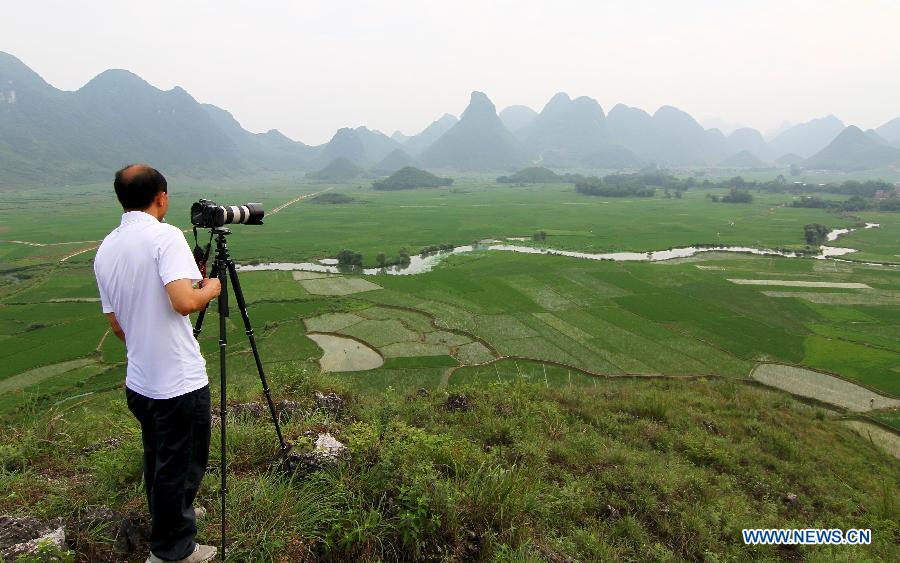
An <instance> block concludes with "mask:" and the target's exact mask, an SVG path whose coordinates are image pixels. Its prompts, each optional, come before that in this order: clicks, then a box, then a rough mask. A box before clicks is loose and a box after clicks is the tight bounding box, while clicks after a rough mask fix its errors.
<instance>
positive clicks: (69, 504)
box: [0, 362, 900, 561]
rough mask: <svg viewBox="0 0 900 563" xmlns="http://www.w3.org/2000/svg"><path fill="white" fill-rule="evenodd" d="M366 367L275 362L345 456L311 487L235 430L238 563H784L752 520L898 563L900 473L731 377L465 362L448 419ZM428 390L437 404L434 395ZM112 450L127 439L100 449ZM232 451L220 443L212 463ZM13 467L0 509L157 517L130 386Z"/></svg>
mask: <svg viewBox="0 0 900 563" xmlns="http://www.w3.org/2000/svg"><path fill="white" fill-rule="evenodd" d="M399 371H403V372H406V371H407V370H399ZM366 375H367V374H357V375H356V377H355V378H343V377H340V378H336V377H331V378H329V377H325V376H322V375H320V374H318V373H316V372H314V371H309V370H307V369H305V368H303V367H302V366H301V365H296V364H295V365H290V364H285V365H283V366H280V367H278V368H275V369H273V372H272V380H273V382H274V383H275V384H276V386H275V389H276V400H280V399H282V398H287V399H292V400H297V401H299V402H300V403H301V404H302V405H304V406H306V407H307V408H309V409H310V414H309V415H308V416H302V415H301V416H295V417H293V418H291V419H290V420H288V421H286V422H285V426H284V430H285V433H286V435H287V436H288V437H289V439H291V440H292V441H294V442H295V443H296V447H297V448H298V449H300V450H306V449H309V448H310V447H311V442H310V441H309V440H308V439H307V438H303V437H302V433H303V432H305V431H307V430H310V429H312V430H313V431H314V432H321V431H324V430H327V431H329V432H331V433H332V434H333V435H334V436H336V437H337V439H339V440H340V441H342V442H343V443H344V444H346V445H347V447H348V448H349V451H350V457H349V459H348V460H347V461H345V462H342V463H340V464H339V465H337V466H336V467H334V468H333V469H331V470H327V471H324V472H320V473H317V474H315V475H313V476H312V477H311V478H308V479H295V480H290V479H285V478H282V477H279V476H278V475H276V474H274V473H272V472H271V469H270V466H271V463H272V461H273V460H274V459H275V456H276V451H275V441H274V436H273V432H272V429H271V424H270V423H269V422H268V421H266V420H265V419H261V420H255V419H252V418H241V417H238V418H232V419H231V420H230V424H229V433H228V449H229V460H230V466H229V467H230V469H229V473H230V474H229V513H228V521H229V534H230V535H229V537H230V542H232V543H231V544H230V545H231V546H232V550H233V551H232V554H233V557H234V560H253V561H270V560H279V559H283V558H289V559H290V560H294V561H299V560H313V559H317V560H338V561H351V560H354V561H355V560H413V559H417V558H425V559H431V558H435V559H443V560H457V561H458V560H522V561H525V560H548V559H549V560H557V559H563V558H566V557H570V558H573V559H574V560H579V561H600V560H708V559H710V558H715V559H717V560H777V559H781V558H783V557H784V552H783V551H782V550H779V549H777V548H774V547H763V546H760V547H747V546H745V545H743V542H742V541H741V535H740V530H741V529H742V528H747V527H787V528H795V527H796V528H805V527H826V528H832V527H837V528H845V529H846V528H851V527H852V528H871V529H872V531H873V544H872V545H871V546H864V547H847V546H835V547H798V548H794V549H791V550H790V551H791V554H792V557H797V558H802V559H815V560H819V559H822V558H824V559H834V558H848V557H849V558H850V559H854V560H855V559H867V560H877V561H890V560H896V558H897V557H898V556H900V552H898V547H897V544H896V542H895V541H894V540H893V538H894V537H895V535H896V533H897V532H898V529H900V522H898V519H897V514H898V512H897V505H896V493H897V488H898V486H900V480H898V477H897V476H898V475H900V462H898V461H897V460H894V459H891V458H889V457H886V455H885V454H883V453H881V452H880V451H879V450H878V449H877V448H875V447H874V446H873V445H872V444H870V443H869V442H868V440H865V439H862V438H860V437H859V436H858V435H857V434H856V433H854V432H853V431H852V430H850V429H849V428H846V427H845V426H844V425H843V424H842V423H841V422H840V420H839V419H836V418H834V417H832V416H830V415H828V414H824V415H823V412H822V411H821V410H820V409H816V408H813V407H808V406H805V405H802V404H799V403H796V402H794V401H793V400H791V399H790V398H788V397H786V396H785V395H783V394H781V393H777V392H772V391H767V390H763V389H759V388H755V387H752V386H747V385H743V384H738V383H734V382H732V381H727V380H725V381H702V380H701V381H693V382H685V381H679V382H675V381H647V380H640V379H631V378H629V379H599V378H589V377H585V376H580V375H577V374H572V377H571V379H570V378H569V377H568V375H569V374H567V373H566V371H565V370H561V369H559V368H553V367H547V369H546V378H545V375H544V370H543V368H542V366H539V365H535V364H523V363H521V362H519V363H515V362H501V363H500V364H497V365H495V366H487V367H483V368H463V369H460V370H457V373H455V374H454V377H453V378H451V391H452V392H454V393H464V394H465V395H466V396H467V397H468V403H469V408H468V410H465V411H450V410H448V409H446V408H445V406H444V404H445V402H446V400H447V397H448V395H447V392H444V391H440V390H436V389H435V387H434V385H427V384H426V385H420V383H421V381H417V380H415V379H407V380H406V381H405V382H404V383H403V384H400V385H397V386H394V387H390V388H387V389H382V390H373V389H372V388H371V387H368V386H367V385H366V384H365V381H366V379H367V378H366ZM457 376H459V377H457ZM420 386H424V387H426V388H430V389H431V392H430V393H429V394H428V395H427V396H420V395H419V394H417V393H416V392H415V390H416V389H417V388H418V387H420ZM317 389H321V390H335V391H337V392H338V393H339V394H340V395H342V396H343V397H344V398H345V399H346V401H347V406H346V410H345V413H344V415H343V416H342V417H341V418H340V419H334V418H331V417H330V416H327V415H323V414H322V413H321V412H315V409H312V408H311V406H312V392H313V390H317ZM246 393H247V394H241V395H239V397H238V398H239V399H240V400H245V399H255V400H259V399H260V393H259V390H258V389H257V390H256V391H255V393H254V392H251V391H249V390H248V391H247V392H246ZM88 413H98V414H97V415H96V416H85V415H86V414H88ZM64 436H65V437H66V439H65V440H63V439H62V438H63V437H64ZM110 437H116V438H118V439H120V440H121V442H120V444H119V445H118V446H113V447H111V446H108V445H103V443H102V440H105V439H107V438H110ZM83 448H88V449H87V450H83ZM218 451H219V450H218V432H217V431H215V429H214V432H213V444H212V448H211V454H212V456H211V460H210V466H211V468H215V467H217V466H218ZM86 452H88V453H86ZM0 467H2V468H3V469H2V471H0V511H2V512H3V513H12V514H17V513H23V512H25V511H27V512H28V513H29V514H34V515H38V516H41V517H48V518H49V517H63V518H72V517H75V515H77V513H78V512H79V511H81V510H84V509H85V508H87V507H89V506H95V505H97V504H106V505H108V506H111V507H112V508H114V509H116V510H120V511H122V512H124V513H125V514H126V515H129V516H132V517H137V516H139V515H141V514H142V513H143V512H144V511H145V510H146V509H145V507H144V503H145V500H144V494H143V491H142V485H141V476H140V437H139V433H138V428H137V424H136V422H135V421H134V419H133V418H132V417H131V416H130V414H129V413H128V412H127V409H126V408H125V407H124V400H123V399H122V397H121V393H120V392H111V393H99V394H95V395H92V396H89V397H86V398H83V399H82V400H81V401H80V402H78V403H64V404H62V405H60V406H58V407H55V408H53V409H51V410H50V411H48V412H40V411H35V412H33V413H32V414H31V416H30V417H29V418H28V419H27V422H23V423H22V424H20V425H17V426H16V427H14V428H13V429H12V430H11V432H6V433H4V434H3V435H2V436H0ZM47 475H53V479H52V481H50V480H48V479H47V478H46V476H47ZM218 477H219V476H218V474H217V470H216V469H211V470H210V471H209V473H208V474H207V476H206V479H205V480H204V482H203V485H202V487H201V491H200V495H199V498H198V504H200V505H202V506H205V507H207V508H208V509H209V516H208V517H207V518H206V519H205V520H203V521H202V522H201V525H200V531H199V539H200V540H201V541H204V542H208V543H217V542H218V539H219V536H218V517H219V513H218V497H217V488H218ZM787 494H795V495H797V498H798V504H797V505H796V506H794V505H792V504H790V503H787V502H784V500H783V499H784V497H785V495H787ZM71 539H72V541H73V542H74V547H75V550H76V552H77V553H78V554H79V556H80V557H82V558H86V557H88V558H92V559H95V560H102V559H105V558H109V557H111V555H112V545H113V539H112V538H110V537H104V535H102V534H95V535H89V534H81V533H73V534H72V537H71ZM142 556H143V554H142V553H138V554H137V557H142Z"/></svg>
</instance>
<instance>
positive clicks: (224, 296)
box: [197, 260, 228, 561]
mask: <svg viewBox="0 0 900 563" xmlns="http://www.w3.org/2000/svg"><path fill="white" fill-rule="evenodd" d="M222 270H223V267H222V265H221V264H219V260H216V265H215V266H213V272H216V271H222ZM219 281H220V282H221V284H222V292H221V293H219V385H220V395H219V412H220V416H221V419H220V426H219V429H220V432H221V434H220V440H221V444H220V446H221V460H220V461H221V467H220V471H221V487H220V489H219V496H220V497H221V507H220V508H221V511H222V514H221V526H222V552H221V553H220V556H221V559H222V561H225V495H226V494H227V493H228V487H227V484H226V467H227V464H226V463H225V420H226V414H227V413H226V409H227V404H228V403H227V400H226V396H225V347H226V346H228V338H227V328H226V325H225V318H226V317H227V316H228V276H220V279H219ZM200 320H202V317H201V318H200V319H198V323H197V324H198V326H199V324H200Z"/></svg>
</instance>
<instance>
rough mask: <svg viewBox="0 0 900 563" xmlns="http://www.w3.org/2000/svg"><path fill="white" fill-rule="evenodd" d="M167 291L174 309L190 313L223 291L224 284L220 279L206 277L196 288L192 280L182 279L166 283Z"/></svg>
mask: <svg viewBox="0 0 900 563" xmlns="http://www.w3.org/2000/svg"><path fill="white" fill-rule="evenodd" d="M166 292H167V293H168V294H169V301H171V302H172V308H173V309H175V310H176V311H177V312H178V313H179V314H181V315H190V314H191V313H196V312H197V311H200V310H202V309H203V308H204V307H206V305H207V304H208V303H209V302H210V301H212V300H213V299H215V298H216V297H217V296H218V295H219V294H220V293H222V284H221V283H220V282H219V280H218V279H215V278H212V279H210V278H204V279H203V280H202V281H201V282H200V287H198V288H196V289H195V288H194V286H193V285H192V284H191V280H189V279H180V280H175V281H172V282H169V283H168V284H166Z"/></svg>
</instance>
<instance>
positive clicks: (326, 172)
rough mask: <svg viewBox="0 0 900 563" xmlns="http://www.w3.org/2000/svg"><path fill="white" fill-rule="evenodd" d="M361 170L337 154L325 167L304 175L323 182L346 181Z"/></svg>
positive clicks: (354, 176)
mask: <svg viewBox="0 0 900 563" xmlns="http://www.w3.org/2000/svg"><path fill="white" fill-rule="evenodd" d="M362 172H363V171H362V169H361V168H360V167H359V166H357V165H355V164H353V163H352V162H350V160H349V159H347V158H345V157H343V156H339V157H337V158H335V159H334V160H332V161H331V162H330V163H328V165H327V166H326V167H325V168H322V169H321V170H316V171H315V172H309V173H307V174H306V177H307V178H309V179H310V180H319V181H323V182H346V181H348V180H353V179H354V178H359V177H360V176H361V175H362Z"/></svg>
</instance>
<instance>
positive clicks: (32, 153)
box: [0, 52, 312, 185]
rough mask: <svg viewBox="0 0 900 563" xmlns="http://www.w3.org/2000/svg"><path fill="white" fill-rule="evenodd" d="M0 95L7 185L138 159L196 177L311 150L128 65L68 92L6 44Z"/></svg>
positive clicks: (291, 159) (82, 175)
mask: <svg viewBox="0 0 900 563" xmlns="http://www.w3.org/2000/svg"><path fill="white" fill-rule="evenodd" d="M0 100H2V103H0V170H2V174H0V185H22V184H41V185H47V184H56V183H73V184H77V183H85V182H91V181H97V180H101V179H102V180H109V178H110V177H111V174H112V172H113V171H114V170H116V169H118V168H120V167H121V166H122V165H123V164H126V163H129V162H151V163H153V165H154V166H157V167H158V168H160V170H163V171H164V172H165V173H167V174H180V175H184V176H193V177H217V178H221V177H224V176H228V175H232V174H235V173H253V172H259V171H275V170H285V169H287V170H297V169H300V168H304V167H306V161H307V160H308V158H309V157H310V156H311V152H312V149H311V148H310V147H307V146H306V145H304V144H302V143H296V142H294V141H292V140H290V139H288V138H286V137H284V136H283V135H281V134H280V133H277V132H269V133H264V134H260V135H255V134H253V133H250V132H248V131H246V130H244V129H242V128H241V126H240V125H239V124H238V123H237V121H235V120H234V118H233V117H231V115H230V114H228V113H227V112H225V111H224V110H221V109H219V108H216V107H215V106H209V105H204V104H200V103H198V102H197V101H196V100H195V99H194V98H192V97H191V96H190V95H189V94H188V93H187V92H185V91H184V90H183V89H181V88H178V87H175V88H173V89H171V90H168V91H163V90H159V89H157V88H155V87H154V86H152V85H150V84H148V83H147V82H145V81H144V80H142V79H141V78H140V77H138V76H136V75H134V74H132V73H130V72H128V71H125V70H107V71H105V72H103V73H101V74H99V75H98V76H96V77H95V78H93V79H92V80H91V81H90V82H88V83H87V84H85V85H84V86H83V87H82V88H80V89H79V90H77V91H75V92H66V91H61V90H58V89H56V88H54V87H53V86H51V85H49V84H47V83H46V82H45V81H44V80H43V79H42V78H41V77H40V76H38V74H37V73H35V72H34V71H32V70H31V69H30V68H28V67H27V66H26V65H25V64H24V63H22V61H20V60H19V59H17V58H15V57H13V56H12V55H9V54H7V53H3V52H0Z"/></svg>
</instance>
